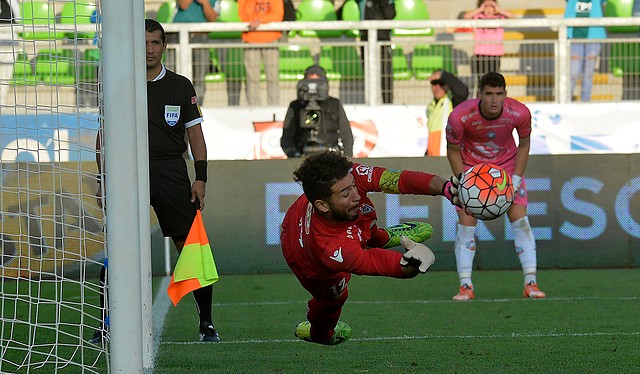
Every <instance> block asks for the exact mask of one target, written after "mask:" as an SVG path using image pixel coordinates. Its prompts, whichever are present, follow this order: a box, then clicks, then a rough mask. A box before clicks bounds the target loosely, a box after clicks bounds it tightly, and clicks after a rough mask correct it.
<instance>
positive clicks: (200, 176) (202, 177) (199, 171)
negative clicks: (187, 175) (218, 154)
mask: <svg viewBox="0 0 640 374" xmlns="http://www.w3.org/2000/svg"><path fill="white" fill-rule="evenodd" d="M193 167H194V169H195V170H196V180H197V181H203V182H204V183H207V161H206V160H198V161H195V162H194V163H193Z"/></svg>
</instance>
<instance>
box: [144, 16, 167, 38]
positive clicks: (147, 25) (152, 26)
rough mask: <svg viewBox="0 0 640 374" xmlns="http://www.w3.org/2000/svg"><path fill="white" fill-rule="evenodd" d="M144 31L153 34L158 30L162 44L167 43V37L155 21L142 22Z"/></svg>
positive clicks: (146, 20)
mask: <svg viewBox="0 0 640 374" xmlns="http://www.w3.org/2000/svg"><path fill="white" fill-rule="evenodd" d="M144 29H145V31H146V32H154V31H158V30H160V38H161V39H162V42H163V43H166V42H167V36H166V35H165V34H164V27H162V25H161V24H160V22H158V21H156V20H155V19H151V18H147V19H145V20H144Z"/></svg>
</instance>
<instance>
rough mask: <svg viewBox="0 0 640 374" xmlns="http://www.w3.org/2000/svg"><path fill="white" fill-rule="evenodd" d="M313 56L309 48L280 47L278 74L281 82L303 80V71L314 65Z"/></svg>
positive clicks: (295, 46)
mask: <svg viewBox="0 0 640 374" xmlns="http://www.w3.org/2000/svg"><path fill="white" fill-rule="evenodd" d="M314 62H315V61H314V59H313V55H312V54H311V50H310V49H309V47H301V46H298V45H290V46H288V47H280V60H279V65H280V73H279V78H280V80H281V81H297V80H300V79H303V78H304V71H305V70H306V69H307V68H308V67H309V66H311V65H313V64H314Z"/></svg>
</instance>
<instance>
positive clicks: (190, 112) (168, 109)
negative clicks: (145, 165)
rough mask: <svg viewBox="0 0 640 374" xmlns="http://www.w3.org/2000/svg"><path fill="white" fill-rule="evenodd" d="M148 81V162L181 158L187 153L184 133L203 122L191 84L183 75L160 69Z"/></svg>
mask: <svg viewBox="0 0 640 374" xmlns="http://www.w3.org/2000/svg"><path fill="white" fill-rule="evenodd" d="M158 77H159V78H156V79H155V80H153V81H147V107H148V116H149V159H151V160H162V159H174V158H180V157H182V155H183V153H184V152H185V151H186V150H187V143H186V141H185V131H186V129H187V128H189V127H191V126H194V125H197V124H199V123H201V122H202V121H203V119H202V113H201V112H200V108H199V107H198V99H197V97H196V91H195V89H194V88H193V84H191V81H189V80H188V79H187V78H185V77H183V76H182V75H178V74H176V73H174V72H172V71H170V70H167V69H165V68H164V66H163V67H162V72H161V73H160V75H159V76H158Z"/></svg>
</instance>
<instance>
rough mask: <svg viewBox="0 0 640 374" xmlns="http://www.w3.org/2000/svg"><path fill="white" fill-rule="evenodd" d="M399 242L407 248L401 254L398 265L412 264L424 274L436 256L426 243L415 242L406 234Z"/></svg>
mask: <svg viewBox="0 0 640 374" xmlns="http://www.w3.org/2000/svg"><path fill="white" fill-rule="evenodd" d="M400 243H401V244H402V246H403V247H405V248H406V250H407V253H405V254H404V255H402V258H401V259H400V265H402V266H412V267H414V268H417V269H418V270H419V271H420V272H421V273H423V274H424V273H426V272H427V270H429V268H430V267H431V265H433V263H434V262H435V261H436V256H435V255H434V254H433V252H431V250H430V249H429V247H427V246H426V245H424V244H421V243H416V242H414V241H413V240H411V239H409V238H407V237H406V236H403V237H402V238H400Z"/></svg>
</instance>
